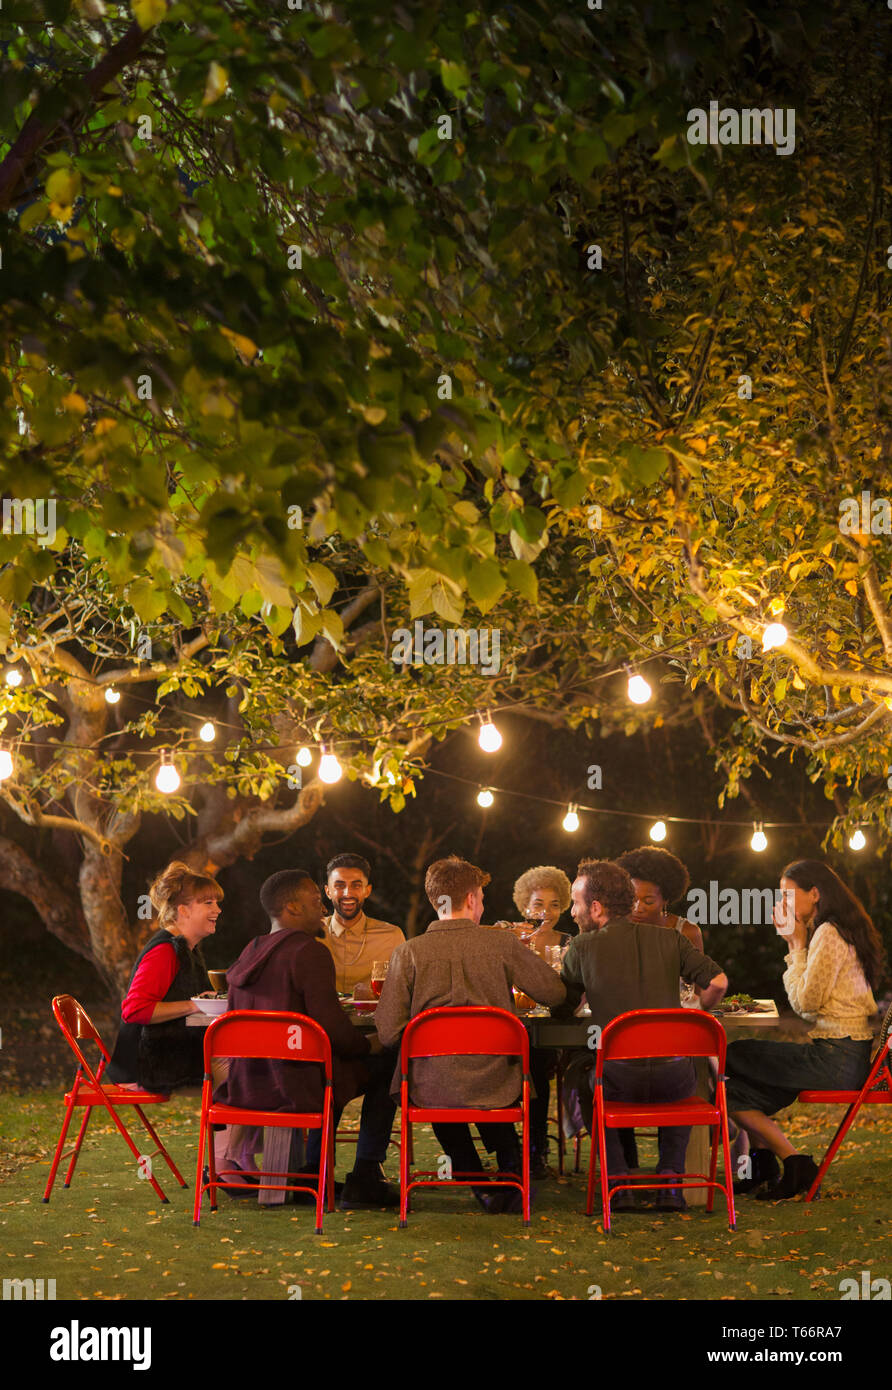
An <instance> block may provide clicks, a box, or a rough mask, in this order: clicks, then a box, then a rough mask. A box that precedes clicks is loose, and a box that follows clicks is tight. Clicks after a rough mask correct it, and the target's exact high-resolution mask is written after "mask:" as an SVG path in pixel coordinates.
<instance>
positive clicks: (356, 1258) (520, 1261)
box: [0, 1092, 892, 1302]
mask: <svg viewBox="0 0 892 1390" xmlns="http://www.w3.org/2000/svg"><path fill="white" fill-rule="evenodd" d="M355 1110H356V1107H351V1108H350V1110H348V1112H347V1116H346V1119H347V1120H349V1119H350V1118H351V1116H352V1115H353V1114H354V1113H355ZM156 1113H157V1120H158V1124H159V1130H160V1133H161V1134H162V1137H163V1138H164V1140H165V1143H166V1144H167V1146H168V1148H169V1149H170V1151H171V1154H172V1156H173V1157H174V1159H175V1160H176V1162H177V1163H178V1165H179V1166H180V1168H181V1170H182V1172H183V1176H184V1177H185V1178H186V1179H187V1181H188V1182H189V1184H190V1187H189V1189H188V1190H183V1189H180V1188H178V1187H177V1185H176V1183H175V1182H174V1180H173V1179H172V1176H171V1180H170V1182H168V1181H167V1178H166V1177H164V1176H162V1178H161V1182H162V1186H163V1187H164V1188H165V1191H166V1192H167V1195H168V1196H169V1197H170V1199H171V1200H170V1204H169V1205H168V1206H164V1205H161V1204H160V1203H158V1201H157V1199H156V1198H155V1196H154V1193H153V1192H152V1191H151V1189H150V1188H149V1187H148V1186H147V1184H146V1183H144V1182H141V1181H139V1180H138V1179H137V1176H136V1172H135V1165H134V1164H133V1163H132V1161H131V1159H130V1155H129V1154H128V1153H127V1150H126V1149H125V1147H124V1144H123V1141H122V1140H121V1139H120V1137H119V1136H118V1135H117V1134H116V1132H115V1131H114V1130H113V1128H112V1127H111V1126H110V1125H108V1124H105V1123H103V1122H102V1121H101V1120H100V1119H99V1118H98V1116H96V1115H94V1117H93V1120H92V1121H91V1128H90V1130H89V1131H88V1138H87V1140H86V1141H85V1144H84V1148H83V1151H82V1153H81V1157H80V1159H79V1161H78V1169H77V1171H76V1173H75V1177H74V1181H73V1184H72V1186H71V1188H69V1189H68V1190H67V1191H66V1190H65V1188H64V1187H63V1186H62V1177H63V1174H60V1176H59V1177H58V1178H57V1182H56V1187H55V1188H54V1191H53V1196H52V1200H51V1201H50V1203H49V1204H48V1205H46V1206H45V1205H44V1204H43V1203H42V1201H41V1197H42V1195H43V1188H44V1184H45V1182H46V1178H47V1173H48V1169H49V1162H50V1157H51V1153H52V1149H53V1146H54V1143H55V1140H56V1137H57V1135H58V1127H59V1124H60V1122H61V1102H60V1099H59V1097H58V1094H56V1093H53V1094H50V1093H48V1092H29V1093H27V1094H23V1095H9V1094H7V1095H5V1096H2V1097H0V1181H2V1186H0V1268H2V1275H3V1276H5V1277H18V1278H25V1277H31V1278H34V1279H39V1278H45V1279H55V1281H56V1297H57V1299H84V1300H94V1299H150V1300H156V1299H269V1300H287V1299H288V1298H289V1297H291V1298H294V1297H297V1296H300V1297H301V1298H303V1299H362V1300H365V1299H417V1300H427V1299H463V1300H464V1299H467V1300H486V1299H490V1300H492V1299H494V1300H507V1299H543V1298H547V1299H578V1300H585V1299H587V1298H589V1297H590V1296H594V1297H597V1294H596V1293H594V1292H593V1286H595V1287H596V1288H597V1289H599V1290H600V1296H601V1297H602V1298H603V1299H669V1300H676V1299H704V1298H706V1299H714V1300H718V1299H776V1300H778V1301H779V1302H780V1301H788V1300H791V1299H808V1300H828V1301H838V1300H839V1298H840V1292H839V1283H840V1280H841V1279H843V1278H845V1277H848V1276H851V1275H854V1276H855V1277H856V1278H859V1277H860V1271H861V1270H868V1271H871V1272H872V1277H877V1276H878V1277H885V1278H889V1277H890V1276H892V1255H890V1250H892V1246H890V1243H889V1238H890V1235H892V1195H890V1190H892V1148H890V1131H892V1122H890V1120H889V1119H887V1118H885V1117H884V1116H883V1114H882V1113H881V1112H879V1111H874V1112H872V1113H871V1112H870V1111H868V1112H867V1113H866V1114H865V1117H864V1118H863V1119H861V1120H859V1122H858V1124H857V1125H856V1127H855V1129H854V1130H853V1131H851V1133H850V1139H849V1142H848V1143H847V1144H846V1146H845V1147H844V1148H843V1151H842V1153H841V1155H840V1156H839V1158H838V1159H837V1161H836V1163H835V1164H834V1167H833V1168H832V1169H831V1171H830V1177H829V1179H828V1181H827V1182H825V1185H824V1194H823V1196H822V1197H821V1199H820V1200H819V1201H817V1202H815V1203H813V1204H812V1205H811V1206H806V1204H805V1203H804V1202H803V1201H802V1200H801V1199H798V1200H796V1201H793V1202H789V1201H788V1202H778V1203H776V1204H772V1203H766V1202H758V1201H755V1200H754V1199H752V1198H741V1199H739V1201H738V1222H737V1230H736V1232H733V1233H732V1232H731V1231H729V1230H728V1225H727V1220H726V1216H725V1214H724V1209H723V1208H722V1207H721V1206H720V1205H719V1203H718V1202H717V1203H716V1210H715V1211H714V1212H713V1214H712V1215H707V1214H706V1212H705V1210H704V1209H703V1208H693V1209H691V1210H690V1211H688V1212H684V1213H671V1214H664V1215H661V1214H658V1213H657V1212H656V1211H651V1212H645V1213H634V1214H628V1215H626V1214H620V1215H617V1216H616V1217H615V1218H614V1228H613V1232H612V1233H611V1235H609V1236H605V1235H604V1233H603V1230H602V1227H601V1222H600V1219H599V1218H598V1217H595V1218H587V1217H586V1216H584V1215H583V1206H584V1193H585V1178H584V1174H582V1173H580V1174H578V1175H570V1176H568V1177H567V1178H565V1179H562V1180H559V1181H551V1182H543V1183H540V1184H538V1193H537V1196H536V1198H535V1200H534V1204H533V1220H532V1224H531V1226H530V1228H529V1229H528V1230H525V1229H524V1227H523V1225H522V1222H521V1218H520V1217H519V1216H510V1215H504V1216H490V1215H487V1214H486V1213H484V1212H483V1211H481V1210H480V1209H479V1208H478V1207H477V1206H476V1204H475V1203H474V1201H473V1198H472V1197H471V1195H470V1193H468V1192H467V1191H456V1192H455V1193H451V1192H447V1191H446V1190H444V1189H439V1190H438V1191H435V1192H432V1193H424V1194H422V1195H417V1196H416V1197H415V1198H414V1211H413V1212H412V1213H411V1214H410V1219H409V1226H408V1228H407V1229H406V1230H405V1231H401V1230H399V1228H398V1224H397V1218H396V1216H395V1215H390V1214H388V1213H385V1212H358V1213H355V1214H350V1213H346V1212H334V1213H333V1214H331V1215H326V1217H325V1232H324V1234H323V1235H321V1236H316V1235H314V1234H313V1213H312V1210H311V1209H310V1208H309V1207H292V1206H287V1207H282V1208H278V1209H274V1210H264V1209H263V1208H261V1207H259V1206H258V1205H257V1204H256V1203H254V1202H244V1201H239V1202H235V1201H231V1200H230V1199H229V1198H227V1197H226V1196H225V1194H223V1193H221V1194H220V1199H219V1200H220V1208H219V1211H218V1212H217V1215H216V1216H211V1214H210V1209H209V1208H208V1207H205V1213H204V1215H203V1218H202V1224H201V1227H200V1228H199V1229H197V1230H196V1229H195V1228H193V1226H192V1212H191V1197H192V1187H191V1184H192V1183H193V1182H194V1177H195V1159H196V1145H197V1139H198V1095H197V1092H196V1093H194V1094H193V1093H180V1094H178V1095H177V1096H176V1097H175V1098H174V1099H173V1100H172V1101H171V1103H170V1105H169V1106H167V1107H163V1108H159V1109H158V1111H157V1112H156ZM840 1113H841V1111H840V1110H839V1109H837V1108H836V1107H833V1108H831V1107H811V1108H809V1109H805V1108H796V1107H794V1108H793V1110H792V1111H790V1112H787V1114H786V1117H785V1119H783V1120H782V1123H784V1125H785V1128H786V1129H787V1131H788V1132H789V1133H790V1134H791V1136H792V1137H793V1141H794V1142H795V1143H796V1144H797V1146H798V1147H799V1148H800V1149H803V1150H804V1151H806V1152H810V1153H812V1154H813V1155H814V1156H815V1158H816V1159H819V1158H820V1156H821V1154H822V1153H823V1151H824V1148H825V1147H826V1144H827V1142H828V1141H829V1138H830V1136H831V1134H832V1132H833V1129H834V1127H835V1124H836V1123H837V1120H838V1116H839V1114H840ZM639 1143H640V1146H641V1152H642V1155H643V1159H644V1161H645V1162H647V1161H648V1155H649V1154H651V1153H652V1152H653V1148H652V1143H653V1141H651V1140H649V1139H644V1140H640V1141H639ZM587 1147H588V1146H587V1144H586V1146H585V1152H586V1157H587ZM391 1152H392V1154H393V1158H392V1159H391V1160H390V1161H389V1162H388V1174H389V1176H390V1177H391V1179H393V1180H395V1179H396V1177H397V1174H398V1165H397V1158H396V1149H393V1150H392V1151H391ZM416 1158H417V1159H419V1160H423V1161H424V1165H425V1166H428V1167H435V1166H436V1146H435V1140H434V1138H433V1135H432V1133H431V1132H430V1131H429V1130H427V1129H424V1128H421V1129H419V1130H417V1131H416ZM350 1162H352V1159H351V1157H350V1154H349V1151H347V1150H345V1149H343V1148H342V1149H340V1150H339V1157H338V1176H339V1177H342V1176H343V1174H344V1172H345V1171H346V1167H347V1166H348V1164H349V1163H350ZM161 1166H162V1167H164V1166H165V1165H163V1164H162V1165H161ZM63 1171H64V1170H63ZM295 1286H299V1293H298V1292H297V1290H296V1288H295ZM289 1291H290V1292H289Z"/></svg>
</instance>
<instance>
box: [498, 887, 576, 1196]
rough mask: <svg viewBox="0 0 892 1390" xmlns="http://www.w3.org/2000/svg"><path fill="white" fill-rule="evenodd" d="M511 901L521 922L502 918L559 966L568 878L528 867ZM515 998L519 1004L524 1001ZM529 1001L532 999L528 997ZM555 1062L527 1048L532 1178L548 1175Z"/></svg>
mask: <svg viewBox="0 0 892 1390" xmlns="http://www.w3.org/2000/svg"><path fill="white" fill-rule="evenodd" d="M513 896H514V902H515V904H516V905H517V908H518V910H519V912H520V914H521V916H522V917H523V918H524V919H525V920H524V921H523V922H505V923H504V925H505V926H506V927H508V928H509V930H511V931H513V932H514V933H515V934H516V935H517V936H518V937H519V938H520V940H521V941H522V942H523V943H524V945H525V946H529V948H530V950H532V951H535V952H536V954H537V955H538V956H542V958H543V959H544V960H547V961H548V962H549V964H552V965H555V963H556V968H557V969H560V959H561V956H562V955H563V952H564V951H566V949H567V947H568V946H569V944H570V933H569V932H562V931H558V930H557V924H558V922H559V921H560V918H561V914H562V913H564V912H566V911H567V909H568V908H569V906H570V880H569V879H568V877H567V875H566V874H565V873H564V872H563V870H562V869H557V868H555V867H554V865H553V864H540V865H538V866H537V867H536V868H534V869H527V871H526V873H523V874H521V876H520V878H519V879H518V880H517V882H516V883H515V885H514V895H513ZM524 998H525V997H522V998H519V999H518V1001H517V1002H518V1006H522V1005H523V1004H524ZM529 1002H530V1004H532V1002H533V1001H532V1000H530V1001H529ZM556 1066H557V1060H556V1057H555V1054H554V1053H553V1052H551V1051H549V1050H546V1049H545V1048H536V1047H533V1048H531V1049H530V1073H531V1075H532V1078H533V1089H534V1090H535V1092H536V1094H535V1097H534V1098H533V1099H531V1101H530V1173H531V1174H532V1176H533V1177H534V1178H547V1177H550V1176H551V1170H550V1169H549V1167H548V1103H549V1094H550V1090H551V1077H552V1076H553V1074H554V1072H555V1069H556Z"/></svg>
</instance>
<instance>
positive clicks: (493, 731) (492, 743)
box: [477, 716, 502, 753]
mask: <svg viewBox="0 0 892 1390" xmlns="http://www.w3.org/2000/svg"><path fill="white" fill-rule="evenodd" d="M477 741H478V743H479V744H480V747H481V748H482V749H483V751H484V753H497V752H498V750H499V749H500V748H501V746H502V735H501V734H500V733H499V731H498V729H497V728H496V726H495V724H494V723H493V722H492V720H491V719H490V718H489V717H488V716H487V718H486V719H485V720H484V721H483V723H482V724H481V725H480V733H479V734H478V735H477Z"/></svg>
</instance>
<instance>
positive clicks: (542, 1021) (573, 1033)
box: [520, 999, 806, 1206]
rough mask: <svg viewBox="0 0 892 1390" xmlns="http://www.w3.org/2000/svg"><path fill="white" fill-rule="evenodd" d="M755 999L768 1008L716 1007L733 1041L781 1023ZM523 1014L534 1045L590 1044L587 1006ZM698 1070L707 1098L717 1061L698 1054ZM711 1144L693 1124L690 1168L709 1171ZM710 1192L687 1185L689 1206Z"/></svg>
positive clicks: (771, 1006)
mask: <svg viewBox="0 0 892 1390" xmlns="http://www.w3.org/2000/svg"><path fill="white" fill-rule="evenodd" d="M755 1003H756V1004H758V1005H761V1006H762V1007H763V1009H764V1012H752V1011H747V1010H743V1011H741V1012H735V1013H721V1012H719V1011H715V1013H714V1017H716V1018H717V1019H718V1020H719V1022H720V1023H721V1025H722V1027H723V1029H724V1031H725V1036H726V1038H727V1040H728V1041H729V1042H730V1041H732V1040H733V1039H737V1038H747V1037H764V1036H766V1034H770V1032H771V1030H773V1029H776V1028H777V1027H778V1026H779V1025H780V1023H781V1018H780V1015H779V1014H778V1010H777V1005H776V1004H775V1002H774V1000H772V999H756V1000H755ZM686 1007H693V1008H695V1009H699V1003H698V1002H697V1001H696V1000H695V1001H694V1003H693V1005H690V1006H686ZM520 1017H521V1018H522V1020H523V1022H524V1024H525V1026H526V1029H527V1032H528V1033H529V1036H530V1045H531V1046H532V1047H540V1048H546V1049H552V1050H554V1051H557V1052H563V1051H564V1050H567V1051H575V1052H579V1051H582V1050H584V1049H586V1048H587V1047H588V1044H589V1039H590V1037H591V1033H590V1029H591V1026H592V1023H591V1014H589V1013H587V1012H586V1011H585V1007H584V1006H583V1008H582V1009H580V1010H578V1011H577V1013H576V1015H575V1016H574V1017H573V1018H566V1019H557V1018H552V1017H551V1016H550V1013H549V1012H548V1011H546V1010H540V1009H534V1010H531V1011H529V1012H527V1013H525V1014H521V1015H520ZM783 1022H784V1023H785V1024H787V1025H789V1020H787V1019H784V1020H783ZM794 1027H795V1025H794ZM805 1027H806V1025H804V1024H803V1025H802V1030H801V1031H803V1032H804V1030H805ZM694 1071H695V1075H696V1088H695V1094H696V1095H698V1096H700V1097H701V1098H702V1099H704V1100H709V1099H711V1097H712V1095H713V1094H714V1087H715V1082H714V1076H715V1063H714V1062H713V1061H712V1060H711V1059H710V1058H707V1057H697V1058H695V1059H694ZM558 1123H559V1124H563V1116H562V1115H559V1116H558ZM720 1143H721V1141H720ZM710 1147H711V1135H710V1131H709V1129H708V1128H707V1126H705V1125H695V1126H693V1127H692V1129H691V1137H690V1139H689V1141H688V1148H687V1153H686V1156H685V1169H686V1171H687V1172H689V1173H708V1170H709V1155H710ZM733 1148H734V1146H733V1145H732V1149H733ZM720 1157H721V1154H720ZM735 1176H736V1174H735ZM708 1196H709V1189H708V1188H706V1187H693V1188H686V1189H685V1200H686V1201H687V1203H688V1205H689V1206H705V1205H706V1203H707V1200H708Z"/></svg>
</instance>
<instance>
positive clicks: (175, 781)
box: [155, 748, 180, 796]
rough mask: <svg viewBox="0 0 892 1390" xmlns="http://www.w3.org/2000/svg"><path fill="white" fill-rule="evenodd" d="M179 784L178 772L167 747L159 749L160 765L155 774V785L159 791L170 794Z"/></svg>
mask: <svg viewBox="0 0 892 1390" xmlns="http://www.w3.org/2000/svg"><path fill="white" fill-rule="evenodd" d="M179 785H180V774H179V773H178V772H177V770H176V768H175V767H174V765H173V762H172V760H171V756H170V749H169V748H162V749H161V766H160V767H159V769H158V771H157V773H156V774H155V786H156V787H157V788H158V790H159V792H164V793H165V795H168V796H169V795H170V793H171V792H175V791H176V789H177V787H178V786H179Z"/></svg>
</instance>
